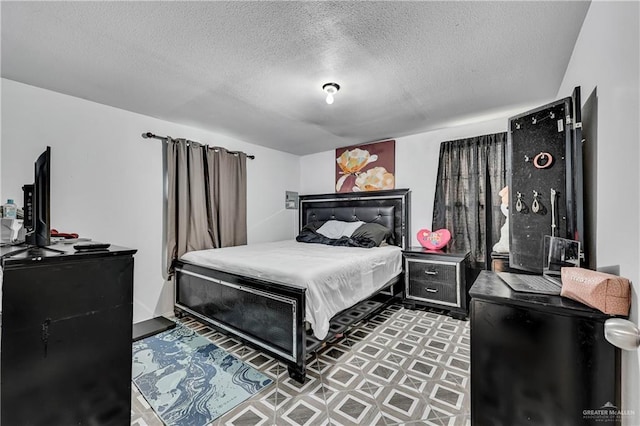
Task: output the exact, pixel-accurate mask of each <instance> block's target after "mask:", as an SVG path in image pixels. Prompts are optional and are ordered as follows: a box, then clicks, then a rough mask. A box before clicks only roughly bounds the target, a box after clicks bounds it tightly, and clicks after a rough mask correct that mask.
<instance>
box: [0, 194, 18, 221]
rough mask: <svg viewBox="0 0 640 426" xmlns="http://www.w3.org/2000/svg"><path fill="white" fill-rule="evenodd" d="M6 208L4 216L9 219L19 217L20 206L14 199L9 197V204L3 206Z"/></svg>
mask: <svg viewBox="0 0 640 426" xmlns="http://www.w3.org/2000/svg"><path fill="white" fill-rule="evenodd" d="M2 207H3V209H4V217H5V218H7V219H17V218H18V207H17V206H16V205H15V204H13V200H12V199H11V198H9V199H8V200H7V204H5V205H4V206H2Z"/></svg>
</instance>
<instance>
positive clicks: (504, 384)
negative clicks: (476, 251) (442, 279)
mask: <svg viewBox="0 0 640 426" xmlns="http://www.w3.org/2000/svg"><path fill="white" fill-rule="evenodd" d="M470 294H471V416H472V417H471V423H472V424H473V425H481V426H483V425H563V426H565V425H566V426H570V425H575V426H583V425H597V426H604V425H614V424H620V417H621V414H620V412H619V410H620V400H621V398H620V349H618V348H616V347H614V346H613V345H611V344H610V343H609V342H607V341H606V340H605V338H604V322H605V321H606V320H607V319H608V318H610V316H608V315H605V314H603V313H601V312H599V311H597V310H594V309H591V308H589V307H587V306H585V305H582V304H580V303H577V302H574V301H573V300H570V299H566V298H563V297H560V296H547V295H536V294H529V293H521V292H515V291H512V290H511V288H510V287H508V286H507V285H506V284H505V283H503V282H502V280H500V278H499V277H498V276H497V275H496V274H495V273H494V272H489V271H482V272H481V273H480V275H479V276H478V278H477V279H476V281H475V282H474V284H473V286H472V287H471V290H470Z"/></svg>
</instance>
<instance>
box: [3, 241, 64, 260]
mask: <svg viewBox="0 0 640 426" xmlns="http://www.w3.org/2000/svg"><path fill="white" fill-rule="evenodd" d="M11 247H21V248H18V249H15V250H12V251H10V252H8V253H5V254H3V255H2V257H1V258H2V259H6V258H9V257H14V256H16V255H18V254H23V256H22V257H42V256H43V255H44V254H45V253H44V251H45V250H46V251H49V252H52V253H56V254H65V253H67V252H66V251H64V250H58V249H55V248H52V247H38V246H34V245H30V244H29V245H15V246H11Z"/></svg>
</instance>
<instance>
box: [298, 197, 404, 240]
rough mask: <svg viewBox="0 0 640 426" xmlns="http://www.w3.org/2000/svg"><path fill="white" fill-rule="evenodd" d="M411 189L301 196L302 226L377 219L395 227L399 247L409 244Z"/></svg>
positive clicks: (395, 237)
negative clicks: (326, 222)
mask: <svg viewBox="0 0 640 426" xmlns="http://www.w3.org/2000/svg"><path fill="white" fill-rule="evenodd" d="M409 194H410V191H409V190H408V189H393V190H389V191H369V192H352V193H336V194H321V195H301V196H300V229H302V227H303V226H305V225H306V224H307V223H309V222H313V221H317V220H322V221H326V220H342V221H345V222H354V221H358V220H361V221H363V222H375V223H379V224H381V225H384V226H386V227H388V228H389V229H392V230H393V232H394V240H395V244H396V245H397V246H400V247H403V248H406V247H408V244H409V241H410V239H409V238H408V232H409V210H410V208H409V207H410V206H409Z"/></svg>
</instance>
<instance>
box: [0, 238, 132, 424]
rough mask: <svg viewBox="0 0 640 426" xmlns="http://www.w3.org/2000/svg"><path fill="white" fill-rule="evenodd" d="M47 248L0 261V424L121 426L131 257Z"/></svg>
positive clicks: (125, 405) (127, 401)
mask: <svg viewBox="0 0 640 426" xmlns="http://www.w3.org/2000/svg"><path fill="white" fill-rule="evenodd" d="M55 247H56V248H57V249H62V251H64V253H62V254H59V253H55V252H52V251H48V250H41V249H36V250H32V251H27V252H23V253H19V254H16V255H14V256H12V257H5V258H4V259H3V262H2V263H3V264H2V268H3V282H2V340H1V342H0V345H1V347H0V358H1V360H0V368H1V370H0V376H1V377H0V391H1V394H0V410H1V423H2V424H3V425H4V424H6V425H22V424H25V425H58V424H59V425H63V424H64V425H72V424H73V425H121V424H129V422H130V416H131V412H130V411H131V341H132V340H131V339H132V322H133V321H132V320H133V254H134V253H135V250H131V249H125V248H121V247H113V246H112V247H110V249H109V250H104V251H98V252H91V253H75V252H74V250H73V248H70V247H68V246H63V245H59V246H55ZM5 253H6V251H5Z"/></svg>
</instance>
